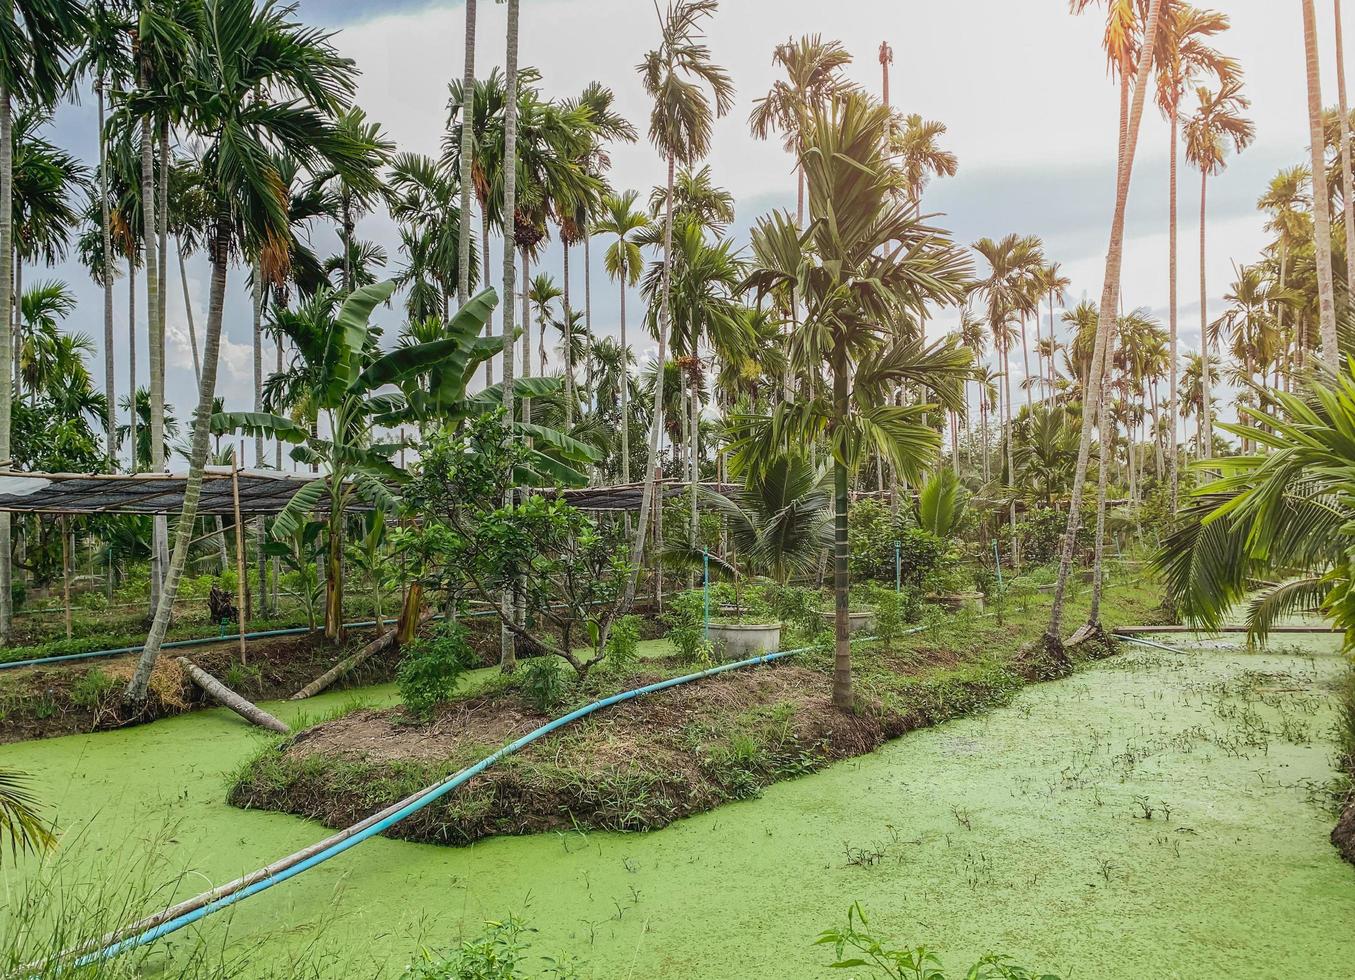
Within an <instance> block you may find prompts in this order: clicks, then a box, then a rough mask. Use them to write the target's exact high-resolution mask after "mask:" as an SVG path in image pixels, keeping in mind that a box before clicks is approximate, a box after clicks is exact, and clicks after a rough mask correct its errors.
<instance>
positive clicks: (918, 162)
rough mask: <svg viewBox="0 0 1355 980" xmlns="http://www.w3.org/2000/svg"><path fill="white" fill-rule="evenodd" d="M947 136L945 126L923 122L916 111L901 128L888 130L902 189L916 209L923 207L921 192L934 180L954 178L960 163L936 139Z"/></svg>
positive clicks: (906, 119)
mask: <svg viewBox="0 0 1355 980" xmlns="http://www.w3.org/2000/svg"><path fill="white" fill-rule="evenodd" d="M944 135H946V124H945V123H943V122H937V121H936V120H932V119H923V118H922V116H920V115H919V114H917V113H916V112H913V113H909V114H908V115H907V116H904V118H903V125H902V126H892V127H890V131H889V152H890V153H891V154H892V155H893V156H894V158H895V162H896V164H897V165H898V167H899V170H900V171H901V175H902V178H903V186H902V188H901V190H902V191H903V194H904V196H905V197H907V198H908V201H909V203H910V204H912V205H913V208H914V210H916V209H918V208H919V207H921V204H922V192H923V190H925V189H926V187H927V184H928V183H929V182H930V181H931V179H932V178H933V177H954V176H955V174H956V173H957V172H958V171H959V169H960V161H959V159H958V158H957V157H956V156H955V154H954V153H952V152H950V151H949V150H944V149H942V148H941V145H940V144H939V143H938V142H937V140H938V139H939V138H940V137H942V136H944Z"/></svg>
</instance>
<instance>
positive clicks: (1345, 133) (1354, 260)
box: [1333, 0, 1355, 301]
mask: <svg viewBox="0 0 1355 980" xmlns="http://www.w3.org/2000/svg"><path fill="white" fill-rule="evenodd" d="M1333 5H1334V6H1335V10H1336V26H1335V30H1336V99H1337V105H1338V106H1339V107H1340V112H1341V196H1342V198H1343V199H1344V201H1345V222H1346V242H1347V245H1346V299H1347V301H1350V300H1351V299H1352V298H1355V248H1352V247H1351V246H1350V244H1349V243H1352V242H1355V207H1351V202H1352V197H1353V196H1355V187H1352V179H1351V167H1350V110H1349V109H1348V108H1347V107H1346V61H1345V58H1346V55H1345V39H1344V38H1343V37H1342V32H1341V0H1333Z"/></svg>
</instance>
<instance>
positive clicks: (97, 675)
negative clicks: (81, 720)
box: [71, 667, 119, 709]
mask: <svg viewBox="0 0 1355 980" xmlns="http://www.w3.org/2000/svg"><path fill="white" fill-rule="evenodd" d="M118 686H119V681H118V679H117V678H116V677H112V676H110V675H108V674H106V673H104V671H103V669H102V668H99V667H91V668H90V669H89V670H88V671H86V672H85V675H84V676H83V677H81V678H80V679H79V680H78V681H76V682H75V686H74V687H72V688H71V701H73V702H74V703H75V704H78V705H79V706H80V707H82V708H91V709H92V708H98V707H100V706H101V705H102V704H103V703H104V702H105V701H106V700H107V699H108V698H109V697H111V696H112V694H113V692H114V691H116V690H117V688H118Z"/></svg>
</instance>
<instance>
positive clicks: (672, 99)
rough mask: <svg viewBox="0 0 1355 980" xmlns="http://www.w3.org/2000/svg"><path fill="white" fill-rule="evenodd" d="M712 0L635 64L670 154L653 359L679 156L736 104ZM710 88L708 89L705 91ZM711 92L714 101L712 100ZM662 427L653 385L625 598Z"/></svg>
mask: <svg viewBox="0 0 1355 980" xmlns="http://www.w3.org/2000/svg"><path fill="white" fill-rule="evenodd" d="M718 7H719V4H718V3H717V0H675V2H670V3H669V4H668V7H667V9H666V10H665V11H663V12H661V13H660V16H659V34H660V38H659V46H658V47H657V48H655V49H654V50H652V51H649V52H648V53H646V55H645V57H644V60H643V61H642V62H641V63H640V65H639V67H638V69H637V70H638V71H639V73H640V78H641V80H642V82H643V84H644V88H645V92H646V94H648V95H649V97H650V98H651V99H653V101H654V108H653V110H652V111H651V113H650V117H649V141H650V142H651V143H652V144H653V145H654V148H655V149H657V150H658V151H659V153H660V154H662V155H663V156H664V157H666V159H667V163H668V183H667V190H666V193H665V197H664V215H663V277H662V278H663V286H662V289H661V295H660V302H659V314H658V327H659V330H658V343H659V346H658V363H659V364H660V365H662V364H663V363H664V361H665V359H666V357H667V347H668V331H669V324H670V323H671V321H672V308H671V305H670V299H671V285H672V277H671V275H670V273H671V265H672V263H671V253H672V249H673V182H674V179H675V177H676V171H677V165H678V164H679V163H682V164H685V165H687V166H691V165H692V164H694V163H695V162H696V161H698V160H700V159H702V158H703V157H705V156H706V154H708V153H709V152H710V146H711V137H712V130H713V122H714V118H715V117H722V116H724V115H725V114H726V113H728V112H729V110H730V109H731V108H733V105H734V83H733V82H732V81H731V80H730V77H729V73H728V72H726V71H725V70H724V69H723V68H721V67H720V66H719V65H717V64H715V62H713V61H712V60H711V58H710V49H709V48H708V47H707V46H706V43H705V34H704V31H703V23H704V21H706V20H708V19H709V18H711V17H713V16H714V15H715V11H716V10H717V9H718ZM707 88H709V90H710V95H707V94H706V89H707ZM712 100H713V103H714V104H713V105H712ZM662 429H663V398H662V386H661V385H656V386H655V395H654V415H653V417H652V418H651V420H650V426H649V457H648V462H647V463H646V466H645V488H644V493H643V495H642V496H641V500H640V515H639V526H638V527H637V528H636V529H635V542H634V544H633V546H632V548H631V554H630V562H631V574H630V581H629V582H628V583H627V586H626V598H627V600H628V601H629V600H631V599H633V598H634V597H635V586H636V583H637V582H638V580H639V575H640V562H641V560H642V559H643V558H644V551H645V537H646V534H647V531H648V528H649V516H650V512H651V510H652V508H653V506H654V493H655V489H656V486H655V480H656V476H657V473H658V459H659V433H660V432H661V431H662Z"/></svg>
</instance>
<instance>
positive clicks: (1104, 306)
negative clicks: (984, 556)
mask: <svg viewBox="0 0 1355 980" xmlns="http://www.w3.org/2000/svg"><path fill="white" fill-rule="evenodd" d="M1161 12H1162V0H1151V3H1150V5H1149V7H1148V21H1147V24H1146V26H1145V30H1144V37H1143V45H1144V48H1145V49H1147V50H1152V48H1153V46H1154V44H1155V43H1156V39H1157V27H1158V20H1159V17H1160V14H1161ZM1152 61H1153V59H1151V58H1140V59H1139V70H1138V78H1137V80H1136V83H1135V85H1134V100H1133V108H1132V110H1131V111H1130V115H1129V120H1128V125H1127V130H1128V131H1127V132H1126V133H1124V134H1123V138H1122V140H1121V144H1122V149H1123V152H1122V153H1121V154H1120V159H1119V166H1118V167H1117V173H1116V180H1115V211H1114V216H1113V218H1112V221H1111V226H1110V243H1109V245H1108V247H1107V249H1106V271H1105V276H1104V278H1103V279H1102V284H1101V305H1100V307H1099V309H1098V323H1097V330H1096V344H1095V346H1094V347H1093V350H1092V365H1091V371H1090V372H1089V374H1088V388H1089V389H1093V388H1094V389H1095V390H1088V392H1087V393H1086V399H1085V404H1087V405H1095V404H1098V403H1099V402H1100V400H1101V390H1100V389H1101V371H1102V370H1104V364H1105V359H1106V352H1107V349H1108V347H1109V335H1110V330H1111V327H1112V326H1113V324H1114V319H1115V297H1116V296H1117V295H1118V292H1119V282H1120V267H1121V265H1122V262H1123V258H1124V251H1123V250H1124V218H1125V206H1126V203H1127V202H1128V200H1129V184H1130V177H1131V176H1132V174H1133V170H1134V150H1135V148H1136V146H1137V143H1138V133H1139V123H1140V122H1141V120H1142V118H1143V100H1144V97H1145V96H1146V94H1147V91H1148V78H1149V74H1150V71H1151V69H1152ZM1095 415H1096V413H1095V412H1089V411H1084V412H1083V413H1082V433H1081V435H1080V437H1079V439H1078V448H1077V467H1076V468H1075V469H1074V471H1073V488H1072V494H1071V496H1070V499H1069V502H1068V528H1067V531H1066V532H1065V534H1064V537H1063V550H1062V553H1061V555H1060V557H1059V576H1058V580H1057V582H1056V583H1055V586H1054V601H1053V603H1052V607H1051V609H1050V615H1049V625H1048V626H1047V627H1046V628H1045V635H1044V645H1045V648H1046V649H1047V650H1048V651H1049V652H1050V653H1052V654H1055V655H1058V654H1060V653H1061V652H1062V650H1063V640H1062V638H1061V635H1060V634H1061V632H1062V630H1063V611H1064V604H1065V601H1066V597H1067V590H1068V573H1069V572H1070V570H1071V568H1072V561H1073V551H1074V549H1075V547H1076V544H1077V532H1078V527H1079V525H1080V523H1081V516H1082V488H1083V486H1084V485H1085V484H1086V482H1087V461H1088V458H1089V456H1090V454H1091V441H1092V439H1091V436H1092V425H1093V423H1094V421H1095Z"/></svg>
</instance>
